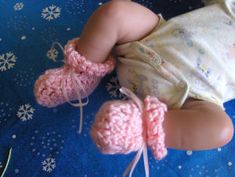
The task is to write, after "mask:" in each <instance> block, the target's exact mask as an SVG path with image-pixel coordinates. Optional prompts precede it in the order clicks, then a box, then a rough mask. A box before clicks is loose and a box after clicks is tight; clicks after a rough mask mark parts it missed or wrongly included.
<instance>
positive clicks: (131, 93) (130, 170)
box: [120, 87, 149, 177]
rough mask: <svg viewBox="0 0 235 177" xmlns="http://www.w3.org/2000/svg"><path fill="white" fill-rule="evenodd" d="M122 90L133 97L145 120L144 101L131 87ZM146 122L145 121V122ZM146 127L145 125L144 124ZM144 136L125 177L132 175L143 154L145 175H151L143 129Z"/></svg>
mask: <svg viewBox="0 0 235 177" xmlns="http://www.w3.org/2000/svg"><path fill="white" fill-rule="evenodd" d="M120 92H122V93H123V94H125V95H126V96H128V97H129V98H131V99H132V100H133V101H134V102H135V103H136V105H137V106H138V108H139V110H140V111H141V113H142V118H143V122H144V121H145V120H144V116H143V110H144V109H143V107H144V106H143V103H142V102H141V100H140V99H139V98H138V97H137V96H136V95H135V94H134V93H133V92H132V91H130V90H129V89H127V88H124V87H122V88H120ZM144 123H145V122H144ZM144 127H145V126H144ZM143 134H144V135H143V137H144V141H143V143H142V146H141V147H140V149H139V150H138V152H137V154H136V156H135V158H134V159H133V161H132V162H131V163H130V164H129V166H128V167H127V169H126V170H125V172H124V174H123V177H125V176H127V175H128V174H129V177H131V176H132V173H133V171H134V169H135V167H136V165H137V163H138V161H139V160H140V157H141V155H142V154H143V157H144V169H145V175H146V177H149V164H148V153H147V144H146V130H145V129H144V130H143Z"/></svg>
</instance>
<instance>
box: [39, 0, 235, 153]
mask: <svg viewBox="0 0 235 177" xmlns="http://www.w3.org/2000/svg"><path fill="white" fill-rule="evenodd" d="M234 34H235V0H223V1H221V2H215V3H214V4H212V5H209V6H206V7H204V8H201V9H198V10H194V11H192V12H189V13H186V14H183V15H180V16H177V17H174V18H172V19H170V20H168V21H165V20H164V19H163V17H162V16H161V15H156V14H154V13H153V12H152V11H150V10H149V9H147V8H145V7H143V6H141V5H139V4H137V3H135V2H131V1H126V0H113V1H110V2H108V3H106V4H104V5H102V6H101V7H100V8H98V9H97V10H96V11H95V12H94V13H93V15H92V16H91V17H90V19H89V21H88V22H87V24H86V26H85V28H84V30H83V31H82V33H81V36H80V38H76V39H74V40H72V41H69V42H68V44H67V45H66V46H65V49H64V54H65V65H64V66H63V67H61V68H58V69H53V70H48V71H47V72H46V73H45V74H44V75H42V76H40V78H39V79H38V80H37V82H36V84H35V95H36V98H37V101H38V102H39V103H40V104H42V105H44V106H48V107H53V106H57V105H59V104H62V103H64V102H66V101H70V100H74V99H75V98H76V97H77V95H80V96H81V97H82V98H83V97H85V96H86V94H87V95H89V94H91V93H92V91H93V90H94V89H95V88H96V86H97V85H98V83H99V81H100V79H101V78H102V77H103V76H104V75H105V74H107V73H110V72H111V71H112V70H113V68H114V66H115V60H114V59H113V58H112V57H111V55H110V53H111V50H112V49H113V47H115V54H116V55H117V57H118V61H117V66H116V69H117V74H118V79H119V82H120V84H121V86H123V87H125V88H128V89H130V90H131V91H133V92H134V93H135V94H136V95H137V96H138V98H136V97H135V96H133V95H134V94H133V93H130V91H128V90H126V89H124V90H126V91H124V93H127V95H128V96H130V97H131V98H133V99H131V100H128V101H127V100H125V101H111V102H108V104H105V105H103V106H102V108H101V109H100V111H99V113H98V114H97V117H98V119H100V121H99V122H98V123H97V124H101V125H100V126H102V122H104V121H106V120H107V119H109V118H110V117H108V118H107V116H110V115H111V113H110V112H111V111H112V110H111V109H116V107H118V108H120V109H119V111H120V110H121V112H120V114H122V116H120V115H119V116H120V121H123V120H124V119H125V118H123V117H125V116H131V114H133V115H134V113H132V112H129V113H128V111H129V110H133V109H136V108H137V109H140V110H141V109H142V108H143V104H146V102H148V101H149V99H150V100H152V101H149V102H150V103H152V102H154V103H156V104H155V105H157V106H159V107H160V108H161V110H160V112H161V114H159V117H160V118H162V117H164V122H163V123H162V124H161V122H160V123H159V127H161V126H162V130H164V133H165V137H164V143H165V146H166V147H168V148H174V149H184V150H205V149H211V148H217V147H221V146H224V145H225V144H227V143H228V142H229V141H230V140H231V139H232V137H233V124H232V122H231V120H230V118H229V117H228V115H227V114H226V113H225V111H224V108H223V103H224V102H226V101H229V100H231V99H234V98H235V75H234V73H233V72H234V70H235V35H234ZM147 95H151V96H152V97H151V98H150V97H148V96H147ZM156 98H158V99H156ZM138 99H140V100H145V101H144V103H140V100H138ZM133 100H136V101H133ZM160 101H161V102H163V103H165V104H166V105H167V108H168V111H166V108H165V107H164V104H163V103H161V102H160ZM121 107H122V108H121ZM127 107H128V111H127V110H125V109H127ZM141 107H142V108H141ZM130 108H132V109H130ZM155 108H156V107H154V108H151V109H155ZM146 109H147V108H146ZM141 111H142V112H143V110H141ZM141 111H140V114H142V112H141ZM147 112H148V111H147ZM109 113H110V114H109ZM158 113H159V112H158ZM164 113H165V114H164ZM104 114H105V115H104ZM140 114H139V113H138V114H137V113H136V115H137V117H138V116H140ZM147 115H148V114H147ZM100 116H105V118H102V117H100ZM116 116H118V115H116ZM145 117H146V115H145ZM155 117H156V115H155ZM122 118H123V120H121V119H122ZM110 119H111V118H110ZM161 120H162V119H161ZM115 121H117V122H116V123H115V124H117V125H119V122H118V121H119V119H115ZM97 127H98V126H95V129H97ZM130 128H131V127H130ZM155 128H157V127H155ZM127 129H128V128H127ZM94 131H98V130H93V133H92V137H93V138H94V139H95V141H96V142H97V145H98V146H99V147H100V148H101V150H102V151H103V152H107V153H120V152H121V153H122V152H123V151H118V150H115V151H109V149H108V148H107V147H104V146H105V142H100V140H97V139H99V136H104V135H95V133H94ZM109 136H113V135H110V134H109ZM123 143H124V142H123ZM101 146H102V147H101ZM124 153H126V152H124Z"/></svg>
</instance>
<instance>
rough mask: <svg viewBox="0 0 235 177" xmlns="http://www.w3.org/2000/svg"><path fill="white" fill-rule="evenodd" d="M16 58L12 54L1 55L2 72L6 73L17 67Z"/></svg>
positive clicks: (0, 65) (0, 69)
mask: <svg viewBox="0 0 235 177" xmlns="http://www.w3.org/2000/svg"><path fill="white" fill-rule="evenodd" d="M15 62H16V56H15V55H14V54H13V53H12V52H7V53H5V54H2V55H0V71H2V72H3V71H6V70H8V69H11V68H13V67H14V66H15Z"/></svg>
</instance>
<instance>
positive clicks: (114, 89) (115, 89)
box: [106, 77, 124, 98]
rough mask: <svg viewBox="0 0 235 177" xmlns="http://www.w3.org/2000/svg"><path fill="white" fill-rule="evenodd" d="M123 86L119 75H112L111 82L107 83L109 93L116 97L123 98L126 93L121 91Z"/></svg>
mask: <svg viewBox="0 0 235 177" xmlns="http://www.w3.org/2000/svg"><path fill="white" fill-rule="evenodd" d="M120 88H121V86H120V84H119V82H118V79H117V77H112V78H111V79H110V82H108V84H107V85H106V89H107V91H108V92H109V94H110V95H111V97H114V98H117V97H118V98H123V97H124V95H123V94H122V93H121V92H120V91H119V89H120Z"/></svg>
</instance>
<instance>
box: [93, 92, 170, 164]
mask: <svg viewBox="0 0 235 177" xmlns="http://www.w3.org/2000/svg"><path fill="white" fill-rule="evenodd" d="M137 99H138V98H137ZM135 100H136V98H135V99H131V100H126V101H108V102H106V103H104V104H103V105H102V107H101V108H100V110H99V112H98V113H97V114H96V119H95V122H94V124H93V126H92V129H91V137H92V139H93V140H94V142H95V144H96V145H97V147H98V148H99V149H100V150H101V151H102V152H103V153H105V154H117V153H120V154H127V153H130V152H133V151H138V150H140V149H141V148H142V147H143V145H146V146H149V147H150V148H151V150H152V151H153V154H154V156H155V158H156V159H162V158H163V157H165V156H166V154H167V149H166V147H165V143H164V139H165V133H164V129H163V126H162V124H163V121H164V114H165V112H166V111H167V107H166V105H165V104H164V103H162V102H160V101H159V100H158V99H157V98H156V97H153V96H147V97H146V98H145V99H144V102H143V103H142V102H141V101H140V100H139V101H138V100H137V101H135ZM138 102H139V103H138Z"/></svg>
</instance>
